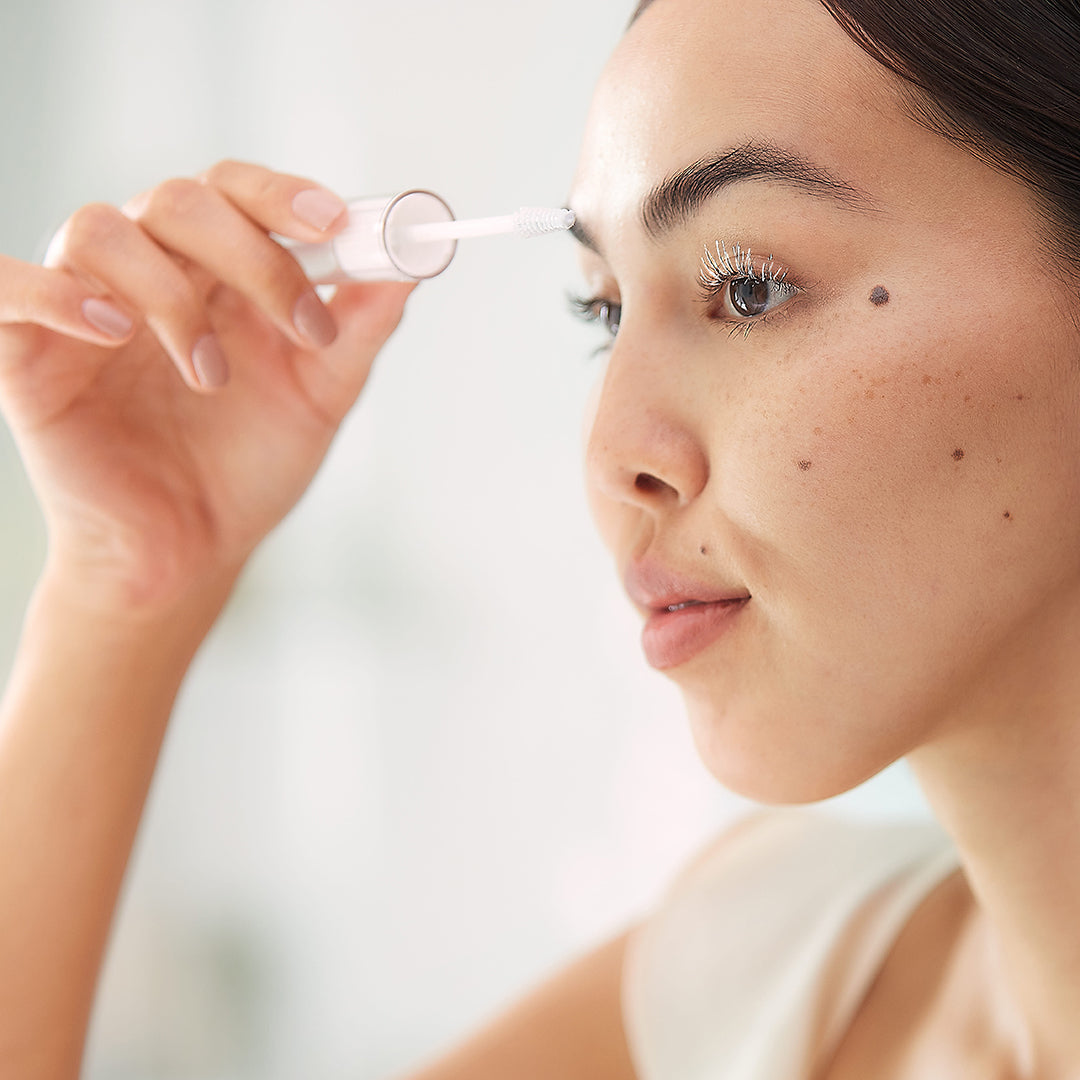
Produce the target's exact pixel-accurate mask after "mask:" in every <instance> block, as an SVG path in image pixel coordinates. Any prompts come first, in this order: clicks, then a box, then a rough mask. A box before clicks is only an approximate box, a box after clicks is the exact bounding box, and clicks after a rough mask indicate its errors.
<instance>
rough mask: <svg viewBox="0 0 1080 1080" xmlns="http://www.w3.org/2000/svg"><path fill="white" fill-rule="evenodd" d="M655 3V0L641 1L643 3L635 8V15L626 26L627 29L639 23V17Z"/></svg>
mask: <svg viewBox="0 0 1080 1080" xmlns="http://www.w3.org/2000/svg"><path fill="white" fill-rule="evenodd" d="M652 2H653V0H641V3H640V4H638V6H637V7H636V8H634V14H633V15H631V16H630V21H629V22H628V23H627V24H626V26H627V29H629V28H630V27H631V26H633V25H634V23H636V22H637V21H638V17H639V16H640V15H641V13H642V12H643V11H644V10H645V9H646V8H647V7H648V6H649V5H650V4H651V3H652Z"/></svg>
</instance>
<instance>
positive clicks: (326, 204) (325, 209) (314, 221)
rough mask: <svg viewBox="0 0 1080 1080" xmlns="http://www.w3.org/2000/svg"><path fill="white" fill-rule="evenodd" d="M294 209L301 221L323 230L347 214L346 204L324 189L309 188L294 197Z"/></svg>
mask: <svg viewBox="0 0 1080 1080" xmlns="http://www.w3.org/2000/svg"><path fill="white" fill-rule="evenodd" d="M292 209H293V213H294V214H295V215H296V216H297V217H298V218H299V219H300V220H301V221H303V222H306V223H307V224H308V225H312V226H314V227H315V228H316V229H319V230H323V229H326V228H329V227H330V225H332V224H333V223H334V221H335V220H337V218H339V217H340V216H341V215H342V214H343V213H344V212H345V204H344V203H343V202H342V201H341V200H340V199H339V198H338V197H337V196H336V195H334V194H333V193H331V192H329V191H326V190H325V189H324V188H307V189H306V190H305V191H301V192H300V194H299V195H297V196H295V197H294V199H293V201H292Z"/></svg>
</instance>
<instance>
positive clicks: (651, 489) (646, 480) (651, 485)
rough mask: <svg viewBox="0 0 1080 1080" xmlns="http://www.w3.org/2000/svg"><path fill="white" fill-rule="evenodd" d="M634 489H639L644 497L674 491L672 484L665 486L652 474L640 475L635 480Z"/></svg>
mask: <svg viewBox="0 0 1080 1080" xmlns="http://www.w3.org/2000/svg"><path fill="white" fill-rule="evenodd" d="M634 487H635V488H637V490H638V491H640V492H641V493H642V495H658V494H660V493H661V492H663V491H673V490H674V489H673V488H672V487H671V485H670V484H665V483H664V481H663V480H659V479H657V478H656V477H655V476H652V475H651V474H650V473H638V474H637V477H636V479H635V480H634Z"/></svg>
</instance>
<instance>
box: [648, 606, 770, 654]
mask: <svg viewBox="0 0 1080 1080" xmlns="http://www.w3.org/2000/svg"><path fill="white" fill-rule="evenodd" d="M749 599H750V598H749V597H740V598H737V599H731V600H716V601H713V602H711V603H701V604H691V605H690V606H688V607H684V608H681V609H680V610H678V611H669V610H667V608H663V609H661V610H659V611H653V612H652V614H651V615H650V616H649V617H648V619H646V621H645V628H644V629H643V630H642V632H641V646H642V648H643V649H644V651H645V659H646V660H648V662H649V664H650V665H652V667H654V668H656V669H657V670H658V671H667V670H668V669H670V668H674V667H678V666H679V665H680V664H685V663H686V662H687V661H688V660H691V659H693V658H694V657H695V656H697V655H698V653H700V652H702V651H703V650H704V649H706V648H708V647H709V646H710V645H711V644H712V643H713V642H714V641H716V640H717V638H719V637H720V636H721V635H723V634H724V633H726V631H727V630H728V629H729V628H730V627H731V625H732V623H734V621H735V619H736V618H737V617H738V615H739V613H740V612H741V611H742V609H743V608H744V607H745V606H746V604H747V602H748V601H749Z"/></svg>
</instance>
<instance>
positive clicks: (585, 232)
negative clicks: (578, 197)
mask: <svg viewBox="0 0 1080 1080" xmlns="http://www.w3.org/2000/svg"><path fill="white" fill-rule="evenodd" d="M746 180H758V181H761V182H764V183H781V184H785V185H787V186H788V187H792V188H795V189H796V190H798V191H801V192H803V193H804V194H807V195H812V196H814V197H815V198H826V199H829V200H830V201H832V202H834V203H835V204H836V205H837V206H838V207H840V208H841V209H844V210H848V211H853V212H856V213H877V212H879V210H880V207H878V206H877V205H876V204H875V202H874V200H873V199H872V198H871V197H870V196H869V195H868V194H867V193H866V192H865V191H863V190H861V189H860V188H858V187H856V186H855V185H854V184H850V183H848V182H847V181H846V180H841V179H840V178H839V177H838V176H836V175H835V174H833V173H831V172H830V171H829V170H828V169H826V168H824V167H823V166H821V165H816V164H814V163H813V162H811V161H808V160H807V159H806V158H804V157H802V156H801V155H799V154H796V153H793V152H792V151H790V150H785V149H784V148H782V147H779V146H776V145H775V144H774V143H769V142H762V141H757V140H755V141H750V142H746V143H743V144H742V145H741V146H736V147H733V148H732V149H730V150H725V151H723V152H721V153H718V154H713V155H711V156H709V157H706V158H702V159H701V160H700V161H695V162H694V163H693V164H692V165H687V166H686V168H684V169H680V170H679V171H678V172H676V173H673V174H672V175H671V176H669V177H667V178H666V179H664V180H662V181H661V182H660V183H659V184H657V185H656V187H654V188H653V189H652V191H650V192H649V193H648V194H647V195H646V196H645V198H644V199H643V200H642V204H641V212H640V218H641V223H642V225H643V226H644V228H645V231H646V233H647V234H648V235H649V236H651V237H652V238H653V239H655V240H659V239H662V238H663V236H664V235H665V234H666V233H668V232H670V231H671V230H672V229H674V228H676V227H677V226H679V225H682V224H685V223H686V222H687V221H688V220H689V219H690V218H692V217H693V216H694V214H696V213H697V211H698V210H700V209H701V207H702V206H703V205H704V204H705V203H706V202H708V200H709V199H711V198H712V197H713V196H714V195H716V194H718V193H719V192H720V191H722V190H723V189H724V188H727V187H730V186H731V185H732V184H738V183H742V182H743V181H746ZM570 231H571V233H572V234H573V236H574V237H575V239H577V241H578V242H579V243H580V244H582V245H584V246H585V247H587V248H588V249H589V250H590V251H594V252H596V254H597V255H601V257H602V255H603V253H602V252H601V250H600V245H599V244H598V243H597V241H596V238H595V237H594V236H593V234H592V233H591V232H590V231H589V229H588V228H587V227H586V226H585V224H584V223H583V222H582V221H581V220H580V217H579V219H578V221H577V222H576V223H575V225H574V227H573V228H572V229H571V230H570Z"/></svg>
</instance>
